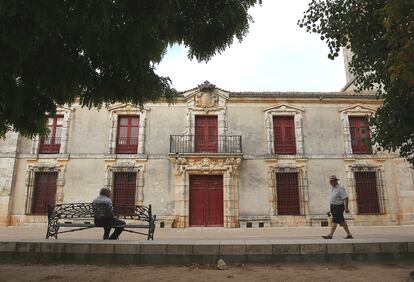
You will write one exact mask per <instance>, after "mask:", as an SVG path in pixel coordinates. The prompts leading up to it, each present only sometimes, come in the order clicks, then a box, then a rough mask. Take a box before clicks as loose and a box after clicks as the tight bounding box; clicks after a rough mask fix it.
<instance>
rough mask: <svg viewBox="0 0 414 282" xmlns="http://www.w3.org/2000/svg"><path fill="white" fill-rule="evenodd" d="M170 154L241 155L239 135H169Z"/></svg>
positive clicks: (240, 138)
mask: <svg viewBox="0 0 414 282" xmlns="http://www.w3.org/2000/svg"><path fill="white" fill-rule="evenodd" d="M170 153H242V137H241V136H240V135H209V136H203V135H171V136H170Z"/></svg>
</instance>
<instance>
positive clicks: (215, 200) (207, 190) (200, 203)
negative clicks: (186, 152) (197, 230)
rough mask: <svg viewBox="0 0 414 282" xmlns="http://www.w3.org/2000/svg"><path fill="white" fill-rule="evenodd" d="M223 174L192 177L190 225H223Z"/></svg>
mask: <svg viewBox="0 0 414 282" xmlns="http://www.w3.org/2000/svg"><path fill="white" fill-rule="evenodd" d="M223 222H224V215H223V176H222V175H193V176H191V177H190V226H223Z"/></svg>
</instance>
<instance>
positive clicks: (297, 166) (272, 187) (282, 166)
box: [268, 162, 310, 218]
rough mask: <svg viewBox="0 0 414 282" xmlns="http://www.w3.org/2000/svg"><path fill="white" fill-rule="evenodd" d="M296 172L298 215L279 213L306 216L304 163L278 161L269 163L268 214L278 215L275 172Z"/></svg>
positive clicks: (307, 191) (307, 197)
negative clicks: (297, 180) (297, 179)
mask: <svg viewBox="0 0 414 282" xmlns="http://www.w3.org/2000/svg"><path fill="white" fill-rule="evenodd" d="M278 172H297V173H298V176H299V205H300V215H280V216H284V217H289V216H291V217H295V216H302V217H306V218H308V217H309V216H310V213H309V188H308V180H307V167H306V163H278V162H275V163H273V164H271V165H269V170H268V174H269V176H268V177H269V187H268V188H269V215H270V216H279V215H278V213H277V183H276V173H278Z"/></svg>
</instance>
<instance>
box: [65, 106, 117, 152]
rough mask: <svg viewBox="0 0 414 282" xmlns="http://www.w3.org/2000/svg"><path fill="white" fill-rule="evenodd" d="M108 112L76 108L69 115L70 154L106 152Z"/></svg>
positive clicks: (105, 110) (108, 123) (68, 149)
mask: <svg viewBox="0 0 414 282" xmlns="http://www.w3.org/2000/svg"><path fill="white" fill-rule="evenodd" d="M109 127H110V120H109V113H108V110H107V109H105V108H102V109H100V110H99V111H98V110H97V109H95V108H92V109H91V110H88V109H87V108H81V107H80V106H77V107H76V108H75V110H74V111H73V112H72V113H71V120H70V125H69V136H68V148H67V151H68V152H70V153H72V154H105V153H107V151H108V146H109V145H108V134H109Z"/></svg>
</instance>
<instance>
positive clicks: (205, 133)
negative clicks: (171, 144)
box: [195, 116, 218, 153]
mask: <svg viewBox="0 0 414 282" xmlns="http://www.w3.org/2000/svg"><path fill="white" fill-rule="evenodd" d="M217 132H218V120H217V116H196V117H195V151H196V152H197V153H201V152H214V153H215V152H218V136H217Z"/></svg>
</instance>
